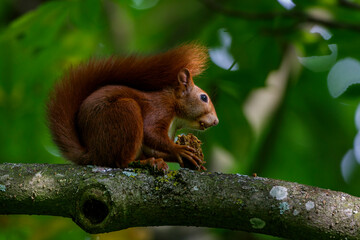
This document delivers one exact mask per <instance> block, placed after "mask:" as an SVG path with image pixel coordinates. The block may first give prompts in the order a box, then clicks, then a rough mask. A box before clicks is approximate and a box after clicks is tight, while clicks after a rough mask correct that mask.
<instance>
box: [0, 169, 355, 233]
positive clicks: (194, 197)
mask: <svg viewBox="0 0 360 240" xmlns="http://www.w3.org/2000/svg"><path fill="white" fill-rule="evenodd" d="M0 205H1V208H0V214H39V215H53V216H63V217H70V218H72V219H73V220H74V221H75V222H76V223H77V224H78V225H79V226H80V227H81V228H82V229H84V230H85V231H87V232H89V233H102V232H110V231H116V230H121V229H125V228H129V227H137V226H163V225H178V226H180V225H181V226H202V227H216V228H226V229H232V230H243V231H249V232H258V233H264V234H269V235H274V236H279V237H286V238H290V239H331V238H336V239H341V238H347V239H359V236H360V232H359V230H360V229H359V226H360V199H359V198H357V197H354V196H351V195H348V194H345V193H342V192H335V191H331V190H327V189H320V188H316V187H310V186H306V185H301V184H297V183H291V182H285V181H280V180H274V179H267V178H262V177H250V176H245V175H240V174H222V173H212V172H198V171H193V170H188V169H181V170H180V171H170V172H169V173H168V174H166V175H163V176H156V175H151V174H149V173H148V172H146V171H144V170H138V169H124V170H121V169H113V168H103V167H95V166H76V165H56V164H0Z"/></svg>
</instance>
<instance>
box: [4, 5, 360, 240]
mask: <svg viewBox="0 0 360 240" xmlns="http://www.w3.org/2000/svg"><path fill="white" fill-rule="evenodd" d="M280 2H284V1H275V0H274V1H264V0H262V1H237V0H226V1H225V0H223V1H220V0H217V1H215V0H214V1H210V0H198V1H194V0H183V1H178V0H148V1H144V0H113V1H110V0H103V1H98V0H66V1H65V0H64V1H35V0H28V1H25V0H24V1H21V0H17V1H16V0H13V1H12V0H3V1H0V53H1V54H0V116H1V117H0V133H1V134H0V142H1V144H0V159H1V162H46V163H65V162H66V161H65V160H63V159H62V158H59V157H57V156H56V154H54V152H56V147H55V146H54V144H53V143H52V142H51V138H50V136H49V132H48V129H47V126H46V117H45V106H46V101H47V97H48V94H49V92H50V91H51V88H52V85H53V83H54V81H56V79H58V78H59V77H60V76H61V75H62V74H63V72H64V70H65V69H66V68H68V67H69V66H71V65H76V64H78V63H80V62H82V61H86V60H87V59H89V58H90V57H94V56H95V57H96V56H110V55H112V54H119V55H122V54H128V53H131V52H141V53H156V52H159V51H163V50H166V49H169V48H171V47H174V46H176V45H178V44H180V43H183V42H189V41H193V40H196V41H199V42H201V43H203V44H205V45H206V46H208V47H209V48H210V54H211V56H212V58H213V59H212V61H210V63H209V69H208V70H207V71H206V72H205V73H204V74H203V75H202V76H201V77H200V78H199V80H198V81H197V83H198V85H199V86H201V87H202V88H204V89H205V90H206V91H208V92H209V93H210V94H211V95H212V99H213V102H214V104H215V107H216V110H217V113H218V116H219V119H220V124H219V125H218V126H217V127H214V128H213V129H210V130H208V131H206V132H205V133H196V134H197V135H198V137H199V138H200V139H201V140H202V141H203V142H204V152H205V156H206V158H207V161H208V163H207V165H208V166H207V167H208V168H209V169H210V170H211V171H225V172H232V173H235V172H239V173H242V174H252V173H253V172H256V173H257V174H258V175H260V176H264V177H271V178H278V179H284V180H288V181H296V182H299V183H303V184H309V185H314V186H319V187H323V188H330V189H334V190H339V191H344V192H348V193H351V194H353V195H357V196H360V189H359V188H358V187H357V186H358V183H360V171H359V170H357V169H358V163H352V165H349V166H352V167H351V169H350V170H347V171H345V172H344V171H343V176H342V175H341V173H342V171H341V169H340V163H341V160H342V158H343V156H344V155H345V153H346V152H347V151H348V150H349V149H353V148H354V149H355V152H356V150H357V146H353V145H354V144H353V141H354V137H355V135H356V134H357V130H356V128H355V123H354V116H355V109H356V107H357V104H358V100H357V96H359V89H356V88H355V90H353V91H349V92H351V94H348V95H350V97H351V99H350V98H340V99H334V98H332V97H331V95H330V94H329V89H328V85H327V82H326V79H327V78H328V75H329V72H332V73H334V72H335V73H336V74H335V75H334V74H332V75H331V76H330V75H329V78H331V79H332V81H333V80H334V79H335V80H334V81H338V82H337V84H340V85H341V84H344V82H343V81H342V79H343V78H342V77H343V76H345V79H348V81H347V82H350V83H354V82H355V83H359V82H360V81H359V79H357V78H355V79H352V78H351V79H350V77H349V76H351V77H352V75H351V73H352V71H353V69H352V68H350V67H349V66H347V67H343V68H337V69H335V70H336V71H335V70H334V69H333V70H330V69H329V68H332V67H333V65H334V64H335V62H338V61H339V60H341V59H344V58H352V59H353V60H354V61H355V62H356V61H360V48H358V43H359V42H360V30H359V27H356V26H357V25H359V23H360V14H359V6H358V4H360V2H359V1H357V0H354V1H352V2H351V3H352V4H353V5H352V4H346V3H349V2H347V0H331V1H330V0H321V1H320V0H319V1H309V0H307V1H294V4H295V7H294V8H293V9H291V10H287V9H285V8H284V7H283V6H282V5H281V4H280ZM285 2H286V1H285ZM340 3H342V4H340ZM305 14H307V16H308V15H309V14H311V16H312V17H313V18H311V19H310V18H307V17H304V16H305ZM309 19H310V20H309ZM314 19H315V20H314ZM316 19H325V20H326V21H321V22H322V23H323V24H322V25H321V24H320V23H321V22H320V21H317V20H316ZM307 20H309V21H307ZM334 23H335V24H334ZM336 23H341V24H336ZM356 24H357V25H356ZM316 25H319V26H322V27H324V28H325V29H324V31H325V32H327V33H328V34H330V35H329V36H330V37H324V35H322V33H321V32H316V31H315V30H314V29H313V27H314V26H316ZM314 31H315V32H314ZM331 44H333V46H335V45H336V46H337V48H336V55H335V53H334V49H331V48H330V47H329V45H331ZM334 44H335V45H334ZM216 56H217V57H219V56H221V57H223V58H221V59H215V58H216ZM287 56H290V57H287ZM321 56H325V57H322V58H321ZM326 56H330V59H329V57H326ZM298 57H299V58H298ZM317 57H320V58H317ZM299 60H300V61H299ZM304 61H305V63H304ZM322 61H323V62H322ZM219 62H222V65H220V64H219ZM300 62H301V63H302V64H303V66H302V65H301V63H300ZM215 63H217V64H215ZM309 66H310V67H309ZM324 66H325V67H324ZM279 69H280V70H279ZM278 70H279V71H278ZM275 71H278V73H280V74H279V75H277V76H279V77H278V78H279V79H282V81H277V83H276V84H275V85H273V84H272V83H271V82H270V81H269V76H270V75H271V73H274V72H275ZM334 76H335V77H334ZM349 79H350V80H349ZM275 80H276V79H275ZM345 82H346V81H345ZM345 84H346V83H345ZM329 87H330V86H329ZM336 87H339V86H336ZM344 87H345V89H347V87H349V86H340V88H341V89H344ZM258 89H263V90H265V92H266V91H267V92H270V93H271V92H273V93H272V95H273V96H272V98H271V99H272V100H271V99H270V100H266V98H265V99H264V98H261V96H258V95H254V92H255V91H258ZM274 89H275V90H276V91H274ZM335 89H336V88H335ZM260 95H261V94H260ZM254 96H258V97H255V98H256V99H255V100H257V102H258V104H257V105H256V104H255V105H250V102H251V100H254ZM274 98H276V99H277V100H273V99H274ZM349 99H350V100H349ZM265 103H266V106H268V107H266V108H264V107H261V106H264V104H265ZM249 106H252V107H250V108H249ZM244 109H250V110H249V111H251V112H252V113H251V114H255V115H253V116H255V117H253V118H251V117H250V116H249V112H248V111H244ZM262 112H268V113H267V114H265V115H263V114H261V113H262ZM254 119H255V120H256V121H259V120H260V122H261V124H260V127H256V126H255V123H254V121H255V120H254ZM357 124H358V123H357ZM358 162H360V161H358ZM344 169H347V168H344ZM344 174H348V175H346V176H344ZM349 174H351V176H349ZM344 178H345V179H346V180H347V182H346V183H345V181H344ZM0 223H1V224H0V240H2V239H14V240H15V239H91V238H94V239H130V238H131V239H166V237H161V236H162V234H161V232H166V233H167V234H168V235H170V234H171V236H174V235H173V234H172V232H171V231H173V230H172V229H173V228H171V229H162V230H159V229H152V228H151V229H145V230H144V229H129V230H125V231H121V232H115V233H109V234H105V235H97V236H90V235H88V234H86V233H84V232H83V231H82V230H81V229H79V228H78V227H77V226H76V225H75V224H73V223H72V222H71V220H69V219H63V218H55V217H34V216H31V217H30V216H1V217H0ZM175 229H179V228H175ZM199 231H201V232H202V233H203V234H204V236H207V238H206V239H240V238H242V239H273V238H271V237H267V236H262V235H256V234H247V233H241V232H231V231H225V230H216V229H212V230H211V229H209V230H206V229H200V230H199ZM184 236H185V235H184ZM190 236H194V235H193V233H192V235H190ZM188 237H189V236H188ZM183 239H185V237H184V238H183Z"/></svg>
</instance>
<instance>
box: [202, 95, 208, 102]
mask: <svg viewBox="0 0 360 240" xmlns="http://www.w3.org/2000/svg"><path fill="white" fill-rule="evenodd" d="M200 99H201V101H203V102H208V97H207V96H206V95H205V94H201V95H200Z"/></svg>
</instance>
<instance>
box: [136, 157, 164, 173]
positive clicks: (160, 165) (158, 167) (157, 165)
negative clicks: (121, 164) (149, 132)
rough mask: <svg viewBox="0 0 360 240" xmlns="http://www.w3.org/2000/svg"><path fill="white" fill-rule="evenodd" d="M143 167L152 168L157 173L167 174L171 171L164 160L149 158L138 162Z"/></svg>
mask: <svg viewBox="0 0 360 240" xmlns="http://www.w3.org/2000/svg"><path fill="white" fill-rule="evenodd" d="M138 162H139V164H140V165H141V166H150V167H151V168H152V169H153V170H155V171H157V172H163V173H164V174H166V173H167V172H168V171H169V166H168V165H167V163H166V162H165V161H164V159H162V158H154V157H151V158H147V159H144V160H140V161H138Z"/></svg>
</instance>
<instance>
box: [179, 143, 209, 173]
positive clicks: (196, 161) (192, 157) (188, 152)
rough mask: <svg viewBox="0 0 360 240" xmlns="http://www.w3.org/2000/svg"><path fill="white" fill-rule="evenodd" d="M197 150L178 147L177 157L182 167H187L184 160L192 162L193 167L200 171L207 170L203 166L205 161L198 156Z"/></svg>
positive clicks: (183, 146)
mask: <svg viewBox="0 0 360 240" xmlns="http://www.w3.org/2000/svg"><path fill="white" fill-rule="evenodd" d="M195 152H196V150H195V149H194V148H193V147H190V146H187V145H176V150H175V154H174V155H175V156H176V159H177V160H178V162H179V164H180V166H181V167H185V164H184V161H183V158H184V159H186V160H187V161H189V162H190V164H191V165H193V166H195V168H196V169H198V170H206V168H205V167H203V166H202V164H203V163H204V161H203V160H202V159H201V158H200V157H198V156H196V154H195Z"/></svg>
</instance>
